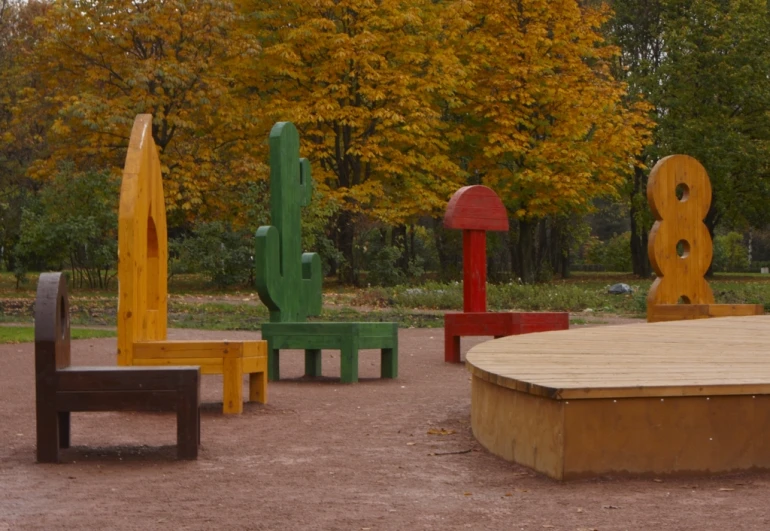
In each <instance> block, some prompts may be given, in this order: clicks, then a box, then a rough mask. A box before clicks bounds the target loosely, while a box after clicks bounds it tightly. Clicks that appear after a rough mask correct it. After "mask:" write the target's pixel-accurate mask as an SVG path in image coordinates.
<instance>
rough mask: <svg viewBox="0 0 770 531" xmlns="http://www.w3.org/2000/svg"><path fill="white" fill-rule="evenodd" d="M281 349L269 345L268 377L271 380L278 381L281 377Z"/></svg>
mask: <svg viewBox="0 0 770 531" xmlns="http://www.w3.org/2000/svg"><path fill="white" fill-rule="evenodd" d="M279 354H280V350H279V349H277V348H272V347H271V346H270V344H269V343H268V346H267V379H268V380H270V381H271V382H277V381H278V380H280V379H281V366H280V361H279V359H280V358H279Z"/></svg>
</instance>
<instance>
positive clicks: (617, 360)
mask: <svg viewBox="0 0 770 531" xmlns="http://www.w3.org/2000/svg"><path fill="white" fill-rule="evenodd" d="M466 360H467V364H466V366H467V367H468V370H469V371H470V372H471V374H472V375H473V378H472V384H471V386H472V389H471V424H472V427H473V433H474V435H475V436H476V438H477V439H478V440H479V442H481V444H483V445H484V446H485V447H486V448H487V449H488V450H490V451H491V452H492V453H494V454H496V455H499V456H500V457H503V458H504V459H507V460H509V461H514V462H517V463H520V464H523V465H526V466H530V467H532V468H534V469H535V470H538V471H539V472H542V473H544V474H547V475H549V476H551V477H553V478H556V479H571V478H578V477H587V476H596V475H601V474H626V473H630V474H655V475H665V474H709V473H719V472H727V471H736V470H751V469H765V470H766V469H770V445H767V444H766V441H767V440H768V436H770V316H752V317H725V318H718V319H704V320H695V321H676V322H665V323H641V324H633V325H622V326H607V327H597V328H584V329H573V330H565V331H554V332H544V333H540V334H531V335H521V336H511V337H506V338H501V339H497V340H493V341H488V342H486V343H483V344H481V345H478V346H476V347H474V348H472V349H471V351H470V352H469V353H468V355H467V356H466Z"/></svg>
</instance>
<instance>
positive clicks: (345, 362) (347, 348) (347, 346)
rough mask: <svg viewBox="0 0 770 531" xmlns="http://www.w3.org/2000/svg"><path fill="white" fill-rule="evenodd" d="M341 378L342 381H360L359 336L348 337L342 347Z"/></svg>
mask: <svg viewBox="0 0 770 531" xmlns="http://www.w3.org/2000/svg"><path fill="white" fill-rule="evenodd" d="M340 380H341V381H342V383H355V382H357V381H358V338H356V337H348V338H346V339H345V340H344V341H343V343H342V348H341V349H340Z"/></svg>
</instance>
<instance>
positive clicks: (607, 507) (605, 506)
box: [602, 505, 620, 509]
mask: <svg viewBox="0 0 770 531" xmlns="http://www.w3.org/2000/svg"><path fill="white" fill-rule="evenodd" d="M602 509H620V506H618V505H602Z"/></svg>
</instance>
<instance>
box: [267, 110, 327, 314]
mask: <svg viewBox="0 0 770 531" xmlns="http://www.w3.org/2000/svg"><path fill="white" fill-rule="evenodd" d="M299 145H300V143H299V133H298V132H297V128H296V127H294V124H292V123H291V122H278V123H277V124H275V125H274V126H273V128H272V130H271V131H270V216H271V219H270V221H271V225H263V226H262V227H259V228H258V229H257V233H256V238H255V240H256V246H255V255H254V262H255V287H256V289H257V293H258V294H259V298H260V300H261V301H262V303H263V304H265V305H266V306H267V307H268V309H269V310H270V321H272V322H281V323H293V322H304V321H305V320H306V319H307V317H308V316H314V315H319V314H320V313H321V297H322V295H321V282H322V281H323V278H322V271H321V258H320V257H319V256H318V255H317V254H316V253H303V252H302V214H301V209H302V207H304V206H307V205H308V204H310V199H311V197H312V194H313V179H312V176H311V173H310V162H309V161H308V160H307V159H304V158H300V156H299Z"/></svg>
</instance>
